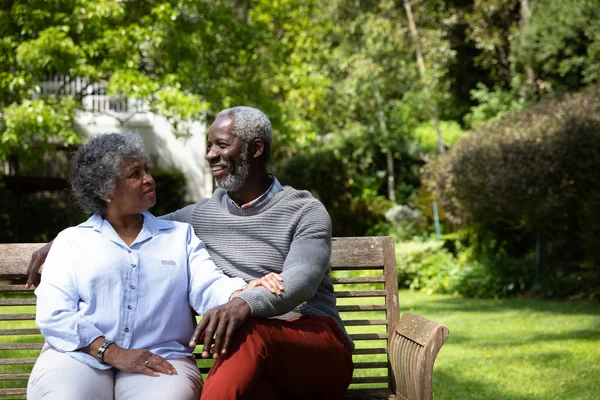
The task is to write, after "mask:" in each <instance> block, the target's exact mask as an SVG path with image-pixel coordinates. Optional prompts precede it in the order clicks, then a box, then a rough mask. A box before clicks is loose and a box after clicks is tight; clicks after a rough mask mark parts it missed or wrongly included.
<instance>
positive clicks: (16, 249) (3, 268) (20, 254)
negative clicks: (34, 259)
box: [0, 243, 44, 276]
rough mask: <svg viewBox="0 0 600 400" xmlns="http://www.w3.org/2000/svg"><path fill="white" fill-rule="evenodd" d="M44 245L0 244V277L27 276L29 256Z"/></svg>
mask: <svg viewBox="0 0 600 400" xmlns="http://www.w3.org/2000/svg"><path fill="white" fill-rule="evenodd" d="M43 245H44V243H16V244H7V243H0V254H1V255H2V256H1V257H0V276H17V275H21V276H22V275H27V267H28V266H29V261H30V260H31V254H32V253H33V252H34V251H35V250H37V249H39V248H40V247H42V246H43Z"/></svg>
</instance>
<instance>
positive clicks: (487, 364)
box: [0, 291, 600, 400]
mask: <svg viewBox="0 0 600 400" xmlns="http://www.w3.org/2000/svg"><path fill="white" fill-rule="evenodd" d="M399 299H400V310H401V312H405V311H413V312H415V313H417V314H419V315H422V316H424V317H427V318H429V319H432V320H434V321H436V322H440V323H443V324H445V325H447V326H448V328H449V330H450V336H449V338H448V340H447V341H446V343H445V344H444V346H443V347H442V350H441V351H440V354H439V355H438V358H437V360H436V363H435V368H434V374H433V386H434V396H435V399H436V400H444V399H453V400H456V399H459V400H463V399H465V400H468V399H486V400H495V399H507V400H525V399H552V400H554V399H569V400H571V399H590V400H591V399H594V400H596V399H600V305H597V304H588V303H583V302H549V301H540V300H526V299H509V300H472V299H463V298H456V297H452V296H443V295H426V294H422V293H417V292H411V291H400V296H399ZM343 300H344V301H343V302H342V301H340V303H342V304H344V303H348V302H352V303H354V302H357V301H356V300H354V299H343ZM31 311H32V308H30V307H18V308H17V307H15V309H14V311H13V312H15V313H18V312H31ZM370 314H371V315H369V316H368V318H382V317H383V316H382V315H381V313H380V314H377V313H370ZM364 317H367V316H366V315H365V316H361V318H364ZM29 324H30V323H26V322H16V321H3V322H1V323H0V325H2V327H3V328H8V327H11V328H17V327H25V325H29ZM381 329H382V328H381V327H379V328H377V327H350V328H349V331H351V332H354V333H358V332H376V331H378V330H379V331H381ZM6 339H8V340H9V341H14V342H25V341H36V340H39V338H37V337H29V338H27V339H25V338H19V337H11V338H6V337H5V340H6ZM371 344H372V343H365V342H362V343H360V342H359V343H357V346H358V347H369V346H370V345H371ZM29 353H31V352H22V353H19V355H20V356H21V357H28V356H34V354H29ZM34 353H35V352H34ZM8 355H9V352H8V351H1V350H0V358H2V357H7V356H8ZM12 355H16V354H12ZM358 358H360V359H359V360H357V361H367V360H368V361H383V360H385V356H384V355H382V356H360V357H358ZM0 367H1V368H0V371H1V372H2V373H7V372H9V371H10V372H27V371H28V370H29V368H30V366H29V367H27V366H10V365H5V366H0ZM378 372H380V374H381V375H385V370H383V369H382V370H381V371H378ZM1 383H2V382H0V387H1V386H2V385H1ZM24 383H25V382H23V384H24Z"/></svg>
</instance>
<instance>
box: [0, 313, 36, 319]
mask: <svg viewBox="0 0 600 400" xmlns="http://www.w3.org/2000/svg"><path fill="white" fill-rule="evenodd" d="M0 321H35V314H0Z"/></svg>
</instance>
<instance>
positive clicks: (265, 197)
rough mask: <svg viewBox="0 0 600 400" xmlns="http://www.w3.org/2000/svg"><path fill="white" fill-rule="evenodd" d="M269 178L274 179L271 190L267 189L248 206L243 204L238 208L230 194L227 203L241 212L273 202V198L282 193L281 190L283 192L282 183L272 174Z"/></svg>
mask: <svg viewBox="0 0 600 400" xmlns="http://www.w3.org/2000/svg"><path fill="white" fill-rule="evenodd" d="M269 177H270V178H271V179H273V182H271V186H269V189H267V191H266V192H264V193H263V194H261V195H260V196H259V197H257V198H256V199H254V200H252V201H250V202H248V203H246V204H242V205H241V206H238V204H237V203H236V202H235V201H234V200H233V199H232V198H231V197H229V194H227V201H229V204H231V205H232V206H235V207H236V208H238V209H240V210H246V209H248V208H253V207H258V206H260V205H262V204H264V203H266V202H268V201H269V200H271V199H272V198H273V196H275V195H276V194H277V193H279V192H281V190H282V187H281V183H279V181H278V180H277V178H275V177H274V176H273V175H271V174H269Z"/></svg>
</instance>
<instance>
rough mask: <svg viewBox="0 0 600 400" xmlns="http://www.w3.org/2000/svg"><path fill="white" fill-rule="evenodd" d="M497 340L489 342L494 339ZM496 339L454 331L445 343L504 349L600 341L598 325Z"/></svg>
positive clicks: (498, 336) (498, 337)
mask: <svg viewBox="0 0 600 400" xmlns="http://www.w3.org/2000/svg"><path fill="white" fill-rule="evenodd" d="M496 337H497V339H498V340H490V339H495V338H496ZM496 337H490V336H489V335H486V340H485V341H481V340H480V339H478V338H479V335H478V332H476V331H475V332H470V333H469V334H464V333H463V332H460V331H457V330H454V331H453V332H452V333H451V334H450V335H449V337H448V341H447V342H446V343H451V344H456V345H462V344H470V345H474V346H478V347H506V346H507V345H510V346H522V345H530V344H531V343H536V342H561V341H569V340H594V341H595V340H600V323H599V324H598V325H597V327H596V328H591V329H578V330H572V331H567V332H560V333H551V332H547V333H533V334H532V333H528V334H519V335H517V334H512V335H510V336H506V335H503V334H502V333H499V334H498V335H497V336H496Z"/></svg>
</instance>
